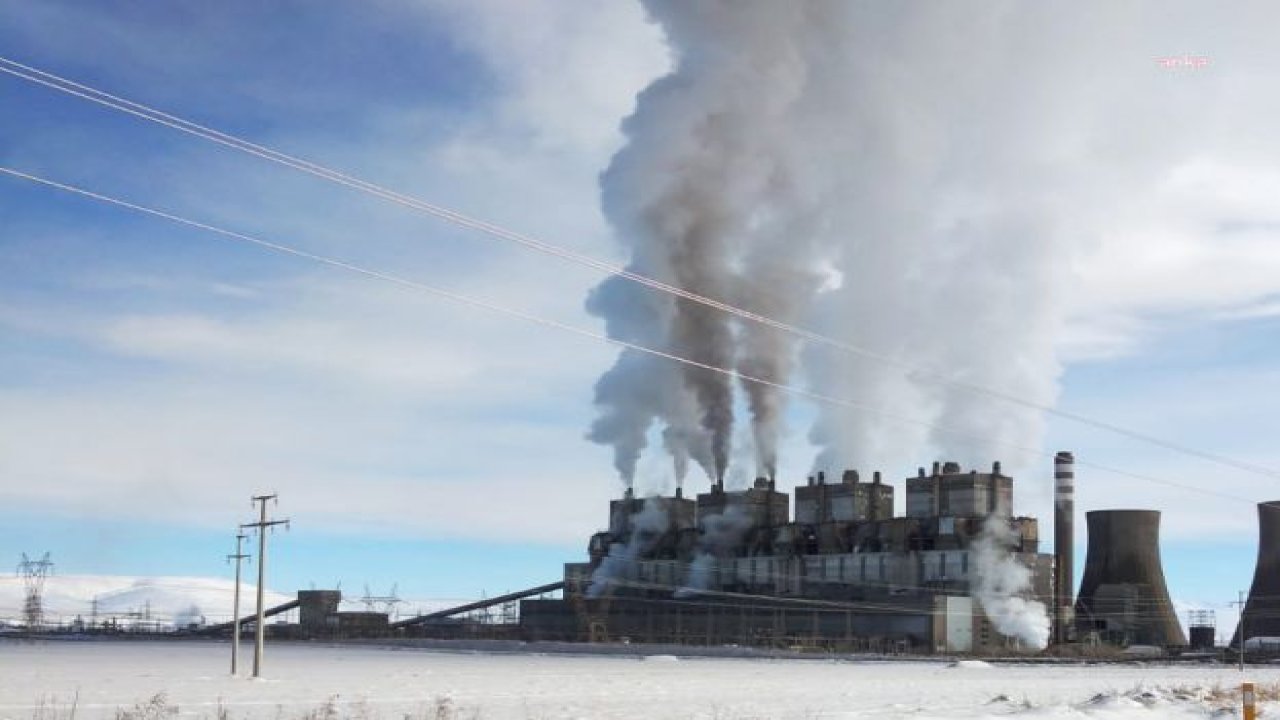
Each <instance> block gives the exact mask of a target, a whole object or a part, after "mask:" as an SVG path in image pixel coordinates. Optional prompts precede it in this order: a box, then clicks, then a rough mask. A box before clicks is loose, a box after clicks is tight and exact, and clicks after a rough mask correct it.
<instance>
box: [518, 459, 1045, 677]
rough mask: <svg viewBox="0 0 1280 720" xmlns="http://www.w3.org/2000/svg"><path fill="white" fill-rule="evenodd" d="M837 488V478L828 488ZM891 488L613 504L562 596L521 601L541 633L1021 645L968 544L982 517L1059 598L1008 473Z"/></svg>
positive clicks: (952, 647)
mask: <svg viewBox="0 0 1280 720" xmlns="http://www.w3.org/2000/svg"><path fill="white" fill-rule="evenodd" d="M832 480H834V481H832ZM905 486H906V498H905V509H906V513H905V514H904V515H895V514H894V488H893V487H892V486H891V485H889V484H887V483H884V482H883V481H882V478H881V475H880V473H874V474H873V475H872V477H871V479H870V481H869V482H868V481H865V480H863V479H862V477H861V476H860V475H859V474H858V473H857V472H856V471H853V470H849V471H845V472H844V473H842V474H841V475H840V476H839V478H838V479H831V480H829V479H828V478H827V477H826V476H825V475H824V474H823V473H818V474H817V475H815V476H813V477H810V478H809V479H808V481H807V482H806V483H805V484H804V485H802V486H800V487H797V488H795V491H794V495H795V516H794V519H792V518H791V517H790V513H789V511H790V509H791V501H790V500H791V499H790V498H789V497H788V495H787V494H786V493H782V492H779V491H778V490H777V489H776V487H775V483H774V481H772V480H770V479H763V478H762V479H758V480H757V481H756V482H755V484H754V485H753V486H752V487H749V488H746V489H742V490H726V489H725V488H724V487H723V486H722V485H720V484H716V485H713V486H712V487H711V489H710V491H709V492H706V493H702V494H699V495H698V496H697V498H696V499H688V498H685V497H683V496H682V494H681V493H679V492H677V494H676V495H675V496H674V497H654V498H643V499H642V498H637V497H634V496H633V495H632V494H631V493H627V495H626V496H625V497H623V498H622V499H620V500H615V501H613V502H612V503H611V504H610V513H609V528H608V530H605V531H603V532H600V533H597V534H596V535H594V536H593V537H592V538H591V539H590V542H589V544H588V556H589V559H588V561H587V562H581V563H571V564H568V565H566V566H565V574H564V582H565V589H564V597H563V598H561V599H539V600H525V601H523V602H522V603H521V611H520V623H521V628H522V634H523V635H524V636H525V637H527V638H528V639H534V640H571V641H600V640H614V641H618V640H624V639H625V640H631V641H636V642H674V643H700V644H702V643H705V644H727V643H736V644H768V645H783V646H813V647H823V648H829V649H846V650H858V649H871V650H890V649H904V650H911V651H915V652H937V651H942V652H969V651H977V650H986V649H997V648H998V649H1006V648H1009V647H1011V646H1013V645H1016V643H1015V642H1014V641H1013V640H1011V639H1010V638H1008V637H1005V636H1003V635H1001V634H1000V633H998V632H996V630H995V628H994V627H993V626H992V623H991V622H990V620H989V618H988V617H987V616H986V615H985V614H984V612H983V609H982V607H981V606H980V604H979V603H977V602H976V601H975V600H974V599H973V598H972V596H971V595H972V593H971V583H972V582H973V581H974V579H975V575H974V571H975V568H974V557H973V552H972V550H973V547H972V546H973V543H974V542H975V540H976V539H977V538H978V536H979V534H980V533H982V532H983V529H984V527H986V526H987V525H988V524H989V523H1000V524H1001V525H1003V526H1005V529H1002V531H1001V533H999V536H1000V537H1001V538H1002V539H1001V543H1002V544H1003V545H1004V548H1003V550H1005V551H1007V553H1008V557H1010V558H1012V559H1013V560H1014V561H1016V562H1017V563H1019V564H1021V565H1022V566H1024V567H1026V568H1027V569H1028V570H1029V571H1030V572H1029V575H1030V587H1029V588H1027V589H1026V591H1025V594H1026V596H1027V597H1028V598H1030V599H1034V600H1038V601H1040V602H1042V603H1044V605H1045V606H1046V607H1050V608H1051V607H1055V606H1057V604H1058V603H1055V602H1054V599H1053V566H1054V562H1053V557H1052V556H1050V555H1048V554H1044V553H1041V552H1040V548H1039V525H1038V522H1037V521H1036V520H1035V519H1034V518H1029V517H1014V516H1013V515H1012V507H1013V479H1012V478H1010V477H1009V476H1007V475H1004V474H1003V473H1002V472H1001V468H1000V464H999V463H995V465H994V466H993V467H992V468H991V470H990V472H978V471H976V470H970V471H967V472H966V471H963V470H962V469H961V468H960V466H959V465H957V464H956V463H945V464H942V463H935V464H934V466H933V468H932V471H931V472H926V471H925V469H924V468H921V469H920V470H919V471H918V473H917V475H916V476H915V477H911V478H907V480H906V482H905Z"/></svg>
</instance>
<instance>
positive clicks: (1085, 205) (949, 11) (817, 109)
mask: <svg viewBox="0 0 1280 720" xmlns="http://www.w3.org/2000/svg"><path fill="white" fill-rule="evenodd" d="M646 7H647V9H648V11H649V13H650V15H651V16H652V18H653V19H654V20H655V21H656V22H657V23H658V24H659V25H660V26H661V27H662V29H663V30H664V31H665V33H666V37H667V40H668V43H669V45H670V48H671V51H672V57H673V62H674V69H673V71H672V72H671V73H670V74H669V75H667V76H666V77H663V78H661V79H659V80H658V81H656V82H655V83H653V84H652V85H651V86H650V87H649V88H648V89H646V90H645V91H644V92H643V93H642V94H641V95H640V96H639V98H638V101H637V107H636V110H635V113H634V114H633V115H632V116H631V117H630V118H628V119H627V121H626V122H625V125H624V130H625V133H626V136H627V139H628V144H627V145H626V146H625V147H624V148H623V149H622V150H621V151H620V152H619V153H618V154H617V155H616V156H615V157H614V159H613V161H612V163H611V164H610V166H609V168H608V169H607V170H606V172H605V173H604V174H603V176H602V203H603V208H604V211H605V214H606V216H607V218H608V220H609V222H610V223H611V225H612V226H613V228H614V230H615V232H616V234H617V236H618V238H619V239H620V241H621V242H622V243H623V245H624V246H625V249H626V250H627V251H629V253H630V261H629V263H630V267H631V268H632V269H633V270H635V271H637V272H641V273H644V274H647V275H650V276H653V277H655V278H657V279H660V280H663V281H665V282H669V283H672V284H676V285H679V286H681V287H685V288H688V289H690V290H693V291H696V292H698V293H701V294H704V295H708V296H711V297H714V298H717V299H721V300H724V301H727V302H731V303H734V304H737V305H740V306H743V307H745V308H747V309H750V310H753V311H756V312H759V313H762V314H766V315H769V316H771V317H775V318H777V319H779V320H783V321H786V322H791V323H795V324H798V325H804V326H807V327H812V328H815V329H817V330H818V331H820V332H822V333H824V334H826V335H829V336H832V337H834V338H835V339H837V340H839V341H842V342H845V343H849V344H852V345H856V346H859V347H862V348H867V349H869V350H871V351H873V352H874V353H876V354H878V355H881V356H885V357H888V358H891V359H892V360H893V361H896V362H897V363H900V364H901V365H905V366H911V367H914V368H918V369H919V370H921V371H923V372H917V373H914V374H908V373H905V372H904V371H903V369H902V367H899V366H894V365H892V364H886V363H883V362H880V361H877V360H872V359H868V358H860V357H857V356H853V355H850V354H847V353H841V352H837V351H834V350H832V349H830V348H825V347H816V346H812V345H810V346H808V347H806V351H805V354H804V356H803V358H802V359H803V367H804V369H805V371H806V377H805V381H806V382H807V383H808V384H809V386H810V387H811V388H813V389H814V390H815V391H817V392H820V393H822V394H824V395H829V396H834V397H838V398H843V399H848V400H852V401H855V402H857V403H858V404H859V405H863V406H870V407H871V408H878V409H881V410H883V411H886V412H888V413H891V414H895V415H900V416H910V417H912V418H914V419H916V420H918V421H920V422H921V423H922V424H919V425H904V424H901V423H897V422H894V421H891V420H889V419H887V418H886V417H885V415H884V414H883V413H877V412H874V411H867V410H863V409H857V410H854V409H849V408H846V407H839V406H835V405H831V404H820V405H819V406H818V408H817V410H818V416H817V419H816V421H815V423H814V426H813V427H812V428H811V430H810V440H811V441H812V442H813V443H814V444H816V445H817V446H818V449H819V456H818V458H817V459H816V462H815V467H814V469H815V470H833V471H834V470H839V469H842V468H845V467H857V466H859V465H863V466H865V465H867V464H868V463H872V462H874V463H876V464H884V465H889V466H898V467H909V466H911V465H912V464H913V463H914V462H915V461H916V460H918V458H919V457H921V456H927V455H932V456H944V457H949V458H955V459H956V460H958V461H960V462H962V463H964V464H976V463H978V462H986V461H987V460H989V459H990V458H993V457H1000V458H1002V459H1003V460H1005V461H1006V464H1007V466H1008V467H1009V469H1010V470H1011V471H1012V472H1013V473H1015V474H1016V473H1018V472H1019V471H1021V470H1024V469H1026V468H1027V467H1028V464H1029V463H1030V462H1031V461H1032V459H1033V458H1034V457H1035V456H1034V454H1018V453H1016V452H1015V451H1011V450H1010V447H1013V446H1016V447H1022V448H1033V449H1034V448H1036V447H1038V446H1039V443H1040V438H1041V436H1042V427H1043V418H1042V413H1041V412H1040V411H1039V410H1038V409H1036V408H1035V407H1034V406H1051V405H1052V404H1053V403H1054V402H1055V400H1056V397H1057V392H1058V387H1057V382H1058V377H1059V375H1060V372H1061V365H1060V361H1059V358H1058V356H1057V350H1058V346H1059V345H1060V344H1061V339H1062V337H1061V336H1062V328H1063V326H1064V323H1065V319H1066V317H1067V313H1068V311H1070V310H1071V309H1072V307H1071V305H1069V304H1068V302H1067V294H1068V293H1067V290H1068V289H1069V286H1070V283H1072V282H1073V280H1074V279H1075V278H1074V277H1073V276H1072V272H1073V268H1074V267H1075V266H1076V263H1077V261H1080V260H1081V259H1082V258H1087V257H1088V256H1089V255H1090V254H1091V253H1092V252H1093V251H1094V250H1095V248H1096V247H1098V246H1101V245H1102V244H1103V241H1104V240H1106V238H1107V237H1108V234H1112V235H1114V234H1116V233H1123V232H1125V231H1126V230H1127V229H1128V228H1131V227H1151V218H1150V217H1149V216H1150V215H1151V214H1152V212H1153V210H1152V208H1155V207H1160V206H1161V204H1160V201H1161V199H1162V198H1165V197H1166V194H1167V192H1168V187H1169V184H1170V182H1171V178H1175V177H1177V176H1178V175H1179V172H1180V171H1185V170H1186V169H1187V168H1188V167H1195V163H1196V162H1197V161H1198V159H1199V158H1201V157H1202V156H1203V154H1204V153H1205V152H1206V150H1208V151H1212V152H1218V151H1220V153H1221V154H1224V157H1225V156H1231V157H1236V156H1239V157H1242V158H1246V157H1248V150H1247V148H1246V147H1245V145H1243V144H1237V143H1236V141H1234V140H1229V139H1227V138H1225V133H1220V134H1221V135H1223V137H1219V136H1218V135H1216V134H1215V135H1206V133H1205V131H1204V129H1205V128H1209V129H1212V128H1227V127H1237V126H1240V127H1242V128H1244V129H1246V130H1248V131H1250V133H1251V134H1248V135H1246V137H1259V136H1260V135H1259V133H1260V126H1258V125H1257V123H1256V122H1255V121H1243V120H1239V119H1237V117H1236V115H1240V116H1241V117H1254V116H1257V117H1269V116H1270V115H1271V114H1268V113H1263V112H1260V110H1261V109H1262V108H1263V107H1266V105H1265V103H1264V104H1263V105H1258V106H1256V107H1254V106H1252V105H1251V103H1253V102H1254V101H1253V100H1251V99H1249V98H1247V97H1244V94H1243V93H1241V92H1239V90H1238V89H1235V90H1233V89H1232V88H1231V87H1229V86H1228V85H1227V84H1226V83H1227V81H1226V79H1225V75H1215V73H1214V72H1212V69H1208V70H1207V71H1206V72H1199V73H1198V74H1195V75H1192V74H1190V73H1181V74H1173V73H1169V72H1167V71H1166V70H1162V69H1161V68H1160V67H1159V66H1158V65H1157V63H1156V62H1154V60H1155V58H1157V57H1160V56H1161V55H1169V54H1177V53H1179V52H1181V51H1179V50H1175V49H1171V48H1170V47H1169V46H1168V45H1165V44H1162V43H1167V42H1168V39H1169V38H1172V37H1182V36H1189V35H1188V33H1187V31H1188V30H1190V29H1193V30H1196V33H1194V35H1195V36H1196V37H1199V36H1200V32H1201V30H1203V32H1204V37H1206V38H1210V39H1214V40H1215V42H1216V43H1217V46H1218V47H1219V48H1220V50H1221V51H1222V52H1224V53H1225V52H1226V51H1227V49H1228V47H1229V45H1230V41H1229V39H1228V38H1229V37H1234V35H1230V34H1223V33H1220V32H1219V31H1218V30H1211V29H1208V28H1198V27H1195V26H1193V25H1192V23H1193V20H1191V19H1190V18H1192V17H1193V16H1192V15H1190V14H1177V13H1157V12H1152V11H1151V10H1150V8H1149V7H1145V6H1143V4H1141V3H1138V4H1113V5H1108V6H1107V7H1106V8H1102V7H1099V8H1097V9H1096V10H1097V12H1093V13H1089V14H1086V15H1081V14H1080V13H1078V11H1077V10H1078V9H1077V8H1075V7H1074V6H1068V5H1063V4H1054V3H1018V2H1005V1H1003V0H996V2H995V4H994V6H993V7H991V8H988V9H987V10H986V11H984V12H976V11H974V9H973V8H972V7H969V6H967V5H964V4H944V3H934V4H918V3H910V4H901V3H898V4H885V3H873V2H835V1H822V0H815V1H814V2H805V3H784V2H774V1H773V0H740V1H729V0H702V1H700V2H681V1H676V0H648V1H647V2H646ZM1149 23H1154V25H1152V30H1153V32H1150V33H1145V34H1139V35H1135V34H1134V33H1133V32H1132V28H1133V27H1135V26H1145V25H1147V24H1149ZM1260 24H1265V23H1260ZM1241 25H1242V26H1243V25H1244V23H1241ZM1249 37H1250V40H1251V41H1252V40H1253V39H1254V38H1255V37H1256V36H1249ZM1259 46H1260V45H1259V43H1256V42H1251V44H1250V46H1249V47H1250V49H1251V50H1257V49H1258V47H1259ZM1085 49H1087V51H1086V50H1085ZM1237 60H1242V58H1237ZM1135 88H1144V89H1145V90H1144V91H1143V92H1135V91H1134V89H1135ZM1209 96H1212V97H1217V98H1220V99H1222V100H1223V101H1224V103H1225V104H1222V105H1219V104H1218V103H1216V102H1204V100H1203V99H1204V98H1205V97H1209ZM1233 109H1235V110H1238V111H1239V112H1237V113H1235V114H1233V113H1232V110H1233ZM1208 145H1212V147H1207V146H1208ZM1219 146H1221V147H1219ZM1183 174H1185V172H1184V173H1183ZM1144 213H1145V215H1144ZM1143 223H1146V224H1145V225H1144V224H1143ZM828 270H833V271H834V272H829V271H828ZM828 277H833V278H835V282H831V283H829V284H828V285H829V286H828V287H824V286H823V283H824V281H825V280H826V279H827V278H828ZM623 285H629V284H628V283H627V282H626V281H615V280H609V281H606V282H604V283H602V285H601V286H600V287H599V288H597V290H596V292H595V293H593V295H592V298H591V301H590V302H589V307H590V309H591V311H592V312H594V313H596V314H597V315H599V316H600V317H602V318H604V320H605V321H606V325H607V330H608V332H609V333H610V334H611V335H613V336H614V337H620V338H629V339H635V340H637V341H644V342H646V343H648V344H652V345H654V346H655V347H660V348H665V349H669V350H671V351H673V352H677V353H679V354H681V355H685V356H688V357H690V358H693V359H696V360H699V361H703V362H708V363H712V364H716V365H722V366H726V367H728V366H732V367H735V368H737V369H738V370H740V371H741V372H743V373H744V374H750V375H755V376H758V377H761V378H763V379H768V380H775V381H779V382H787V383H795V382H797V379H796V377H795V374H796V373H795V370H796V368H795V365H796V351H797V347H796V344H795V343H794V341H793V340H792V339H791V338H790V337H788V336H786V335H784V334H780V333H778V332H776V331H773V330H768V329H765V328H762V327H760V326H758V325H755V324H752V323H745V322H737V321H731V320H729V319H727V318H726V316H724V315H722V314H720V313H717V312H715V311H711V310H709V309H707V308H705V307H702V306H697V305H693V304H691V303H688V302H685V301H677V300H675V299H673V298H671V297H662V296H660V295H658V294H657V293H653V292H650V291H647V290H643V289H640V288H636V287H635V286H629V287H627V288H623V287H621V286H623ZM1072 302H1073V303H1080V304H1087V299H1085V298H1078V299H1073V301H1072ZM623 355H624V357H620V358H619V361H618V364H617V366H615V367H614V368H613V369H612V370H610V371H609V373H608V374H607V375H606V377H605V378H602V379H601V383H600V385H599V386H598V389H597V390H598V391H597V397H596V401H597V404H598V405H599V407H600V411H601V415H600V422H599V423H598V425H599V426H600V427H598V428H597V429H595V430H593V432H592V434H591V437H592V438H593V439H594V440H596V441H597V442H601V443H605V444H611V445H613V447H614V449H615V452H616V454H617V455H618V457H619V459H620V462H619V465H620V468H619V469H620V472H622V474H623V477H624V479H626V478H627V477H628V475H627V472H628V470H627V468H628V467H630V466H631V465H633V464H634V463H633V460H632V458H634V457H636V456H638V454H639V453H640V452H641V451H642V449H643V447H644V438H645V437H646V436H647V434H648V433H649V432H650V430H651V428H652V427H653V425H654V424H655V423H657V424H659V425H660V426H661V427H663V428H665V427H672V426H679V424H680V423H681V422H683V423H685V426H684V429H687V426H688V425H689V424H690V423H692V425H693V426H694V427H697V428H700V429H701V430H703V431H704V432H705V433H706V437H705V439H706V442H707V444H708V447H709V451H708V453H707V455H708V457H709V463H710V464H711V467H712V475H713V476H714V477H715V478H716V479H720V478H723V476H724V473H725V470H726V467H725V464H726V462H728V458H730V457H731V454H730V447H729V445H730V440H731V438H732V437H733V434H732V431H733V424H734V417H733V409H734V404H733V400H734V395H735V392H737V391H738V390H737V389H735V388H733V387H732V384H731V383H730V382H729V381H728V380H727V379H726V378H725V377H724V376H722V375H715V374H713V373H708V372H706V371H700V370H699V371H695V370H692V369H688V368H678V369H676V370H675V371H672V372H670V373H669V374H668V373H666V371H660V370H658V369H657V366H658V365H661V364H662V363H658V362H631V361H629V360H628V359H627V358H626V357H625V356H626V353H624V354H623ZM938 376H941V377H944V378H948V379H952V380H958V381H959V382H960V383H962V384H968V385H972V386H978V387H982V388H990V389H993V390H995V391H997V392H998V393H1000V394H1003V395H1006V396H1011V397H1014V398H1017V399H1019V400H1020V401H1021V402H1022V404H1018V403H1008V402H1003V401H1000V400H996V399H994V398H992V397H990V396H989V395H987V394H984V393H982V392H973V391H971V390H966V389H964V388H961V387H958V386H957V385H956V384H951V383H947V382H939V381H938ZM636 387H639V388H645V389H647V390H649V392H646V393H645V394H644V396H643V397H637V393H638V392H639V391H636V390H634V388H636ZM741 391H742V392H743V394H744V396H745V401H746V403H745V404H746V407H747V408H748V410H749V411H750V413H751V425H752V435H753V438H754V445H755V450H756V464H757V468H755V471H756V472H757V473H758V474H761V475H766V476H771V475H773V474H774V472H775V471H776V466H777V463H778V458H777V448H778V436H779V433H780V432H781V431H782V427H781V420H782V418H783V417H784V413H785V409H786V408H785V403H784V398H783V396H781V395H779V394H778V393H777V392H776V391H774V390H771V389H768V388H761V387H758V386H752V387H746V386H744V387H743V388H742V389H741ZM686 405H691V406H692V408H693V411H692V413H691V414H686V415H680V414H679V411H678V408H682V407H685V406H686ZM929 426H933V427H934V428H935V429H930V427H929ZM937 428H941V429H937ZM684 429H682V430H681V431H680V432H677V433H675V439H674V440H672V441H670V442H664V445H665V446H666V447H667V450H668V451H669V452H672V453H673V456H675V457H676V458H677V460H678V461H679V462H680V463H682V464H683V463H686V462H687V461H686V460H680V459H679V458H680V457H682V454H688V455H690V456H692V454H691V453H686V450H685V448H684V446H683V445H682V442H683V441H682V440H681V438H683V437H685V436H686V433H685V432H684Z"/></svg>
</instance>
